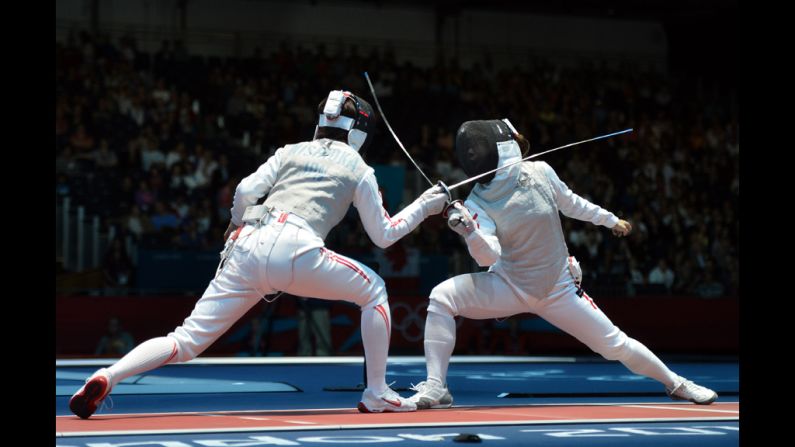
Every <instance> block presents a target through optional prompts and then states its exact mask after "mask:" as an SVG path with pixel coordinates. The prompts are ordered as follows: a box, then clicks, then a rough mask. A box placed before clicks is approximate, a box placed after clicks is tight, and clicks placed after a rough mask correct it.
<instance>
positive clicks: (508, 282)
mask: <svg viewBox="0 0 795 447" xmlns="http://www.w3.org/2000/svg"><path fill="white" fill-rule="evenodd" d="M518 142H521V143H522V145H523V146H525V150H528V149H529V143H528V142H527V140H526V139H525V138H524V137H523V136H521V135H520V134H519V133H518V132H516V130H515V129H514V128H513V126H512V125H511V124H510V122H509V121H508V120H485V121H468V122H465V123H464V124H462V125H461V126H460V127H459V129H458V131H457V133H456V142H455V144H456V154H457V156H458V159H459V163H460V164H461V165H462V167H463V169H464V171H465V172H466V173H467V174H468V175H469V176H475V175H477V174H481V173H484V172H488V171H490V170H492V169H495V168H497V167H498V166H499V167H502V166H506V165H508V164H510V163H513V162H517V161H519V160H520V159H521V158H522V151H521V149H520V146H519V143H518ZM559 213H562V214H563V215H565V216H567V217H571V218H574V219H578V220H582V221H586V222H591V223H593V224H594V225H601V226H605V227H607V228H611V229H612V230H613V233H614V234H616V235H617V236H625V235H627V234H629V232H630V231H631V225H630V224H629V222H627V221H624V220H621V219H619V218H618V217H616V216H615V215H614V214H613V213H611V212H609V211H607V210H605V209H604V208H601V207H600V206H598V205H595V204H593V203H590V202H589V201H588V200H585V199H584V198H582V197H580V196H578V195H577V194H575V193H574V192H572V191H571V189H569V188H568V187H567V186H566V184H565V183H563V182H562V181H561V180H560V179H559V178H558V176H557V174H556V173H555V171H554V170H553V169H552V167H550V166H549V164H547V163H545V162H541V161H539V162H530V161H526V162H522V163H517V164H515V165H513V166H511V167H508V168H506V169H503V170H501V171H498V172H497V173H496V174H490V175H488V176H485V177H483V178H482V179H481V180H480V183H477V184H476V185H475V186H474V187H473V189H472V191H471V193H470V194H469V196H468V198H467V200H466V201H465V202H464V203H463V205H462V204H461V203H460V202H456V203H455V204H454V206H453V207H452V208H451V209H449V212H448V224H449V226H450V228H452V229H453V230H454V231H456V232H457V233H459V234H460V235H462V236H463V237H464V240H465V241H466V244H467V248H468V250H469V253H470V255H471V256H472V257H473V258H474V259H475V261H476V262H477V263H478V265H479V266H481V267H485V266H489V270H488V271H487V272H479V273H470V274H465V275H459V276H456V277H453V278H450V279H448V280H446V281H444V282H442V283H441V284H439V285H438V286H436V287H435V288H434V289H433V290H432V291H431V294H430V303H429V304H428V314H427V318H426V322H425V340H424V347H425V359H426V364H427V372H428V374H427V380H425V381H423V382H421V383H420V384H418V385H417V386H415V390H416V391H417V392H416V394H414V395H413V396H411V398H410V399H411V400H412V401H414V402H415V403H417V406H418V408H419V409H425V408H447V407H449V406H451V405H452V403H453V398H452V395H451V394H450V392H449V390H448V389H447V382H446V376H447V368H448V364H449V360H450V356H451V355H452V352H453V348H454V346H455V330H456V324H455V321H454V317H456V316H462V317H466V318H472V319H488V318H502V317H508V316H511V315H515V314H519V313H523V312H531V313H534V314H537V315H538V316H540V317H541V318H543V319H545V320H546V321H548V322H549V323H551V324H553V325H554V326H556V327H557V328H559V329H561V330H563V331H564V332H566V333H568V334H570V335H572V336H574V337H575V338H577V339H578V340H580V341H581V342H583V343H585V344H586V345H587V346H588V347H589V348H591V349H592V350H593V351H595V352H596V353H598V354H600V355H602V356H603V357H604V358H606V359H609V360H618V361H620V362H621V363H623V364H624V365H625V366H626V367H627V368H629V369H630V370H631V371H632V372H634V373H635V374H639V375H643V376H647V377H650V378H653V379H655V380H657V381H659V382H661V383H663V384H664V385H665V388H666V391H667V393H668V395H669V396H671V398H673V399H682V400H689V401H692V402H695V403H698V404H710V403H712V402H713V401H714V400H715V399H716V398H717V394H716V393H715V392H714V391H712V390H709V389H707V388H704V387H701V386H699V385H696V384H694V383H693V382H691V381H688V380H686V379H684V378H683V377H680V376H678V375H677V374H675V373H674V372H672V371H671V370H670V369H668V367H666V366H665V364H663V362H662V361H660V359H659V358H658V357H657V356H656V355H654V354H653V353H652V352H651V351H650V350H649V349H648V348H646V346H644V345H643V344H641V343H640V342H638V341H637V340H635V339H633V338H630V337H628V336H627V335H626V334H625V333H624V332H622V331H621V330H620V329H619V328H618V327H616V326H615V325H614V324H613V323H612V322H611V321H610V319H608V318H607V316H606V315H605V314H604V313H603V312H602V311H601V310H600V309H599V307H598V306H597V305H596V303H594V301H593V299H592V298H590V297H589V296H588V294H586V293H585V292H584V291H583V289H582V285H581V278H582V274H581V271H580V267H579V264H578V263H577V261H576V260H575V259H574V258H573V257H571V256H569V253H568V249H567V247H566V241H565V238H564V235H563V230H562V227H561V222H560V215H559Z"/></svg>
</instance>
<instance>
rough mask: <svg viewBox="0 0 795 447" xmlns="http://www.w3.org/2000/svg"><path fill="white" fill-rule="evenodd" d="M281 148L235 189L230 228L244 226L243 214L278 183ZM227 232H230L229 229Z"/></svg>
mask: <svg viewBox="0 0 795 447" xmlns="http://www.w3.org/2000/svg"><path fill="white" fill-rule="evenodd" d="M281 150H282V149H281V148H280V149H277V150H276V153H275V154H273V155H272V156H271V157H270V158H268V161H266V162H265V163H263V164H262V165H260V167H259V168H258V169H257V170H256V171H255V172H254V173H252V174H251V175H249V176H248V177H246V178H244V179H243V180H241V181H240V183H238V185H237V188H235V197H234V199H233V202H232V220H231V223H230V224H229V226H230V228H233V226H234V228H236V227H239V226H240V225H242V224H243V213H244V212H245V211H246V208H247V207H249V206H251V205H255V204H256V203H257V201H258V200H259V199H261V198H262V197H264V196H265V195H266V194H268V192H270V190H271V188H272V187H273V184H274V182H275V181H276V174H277V173H278V172H279V167H280V166H281V154H280V152H281ZM227 232H229V230H228V229H227Z"/></svg>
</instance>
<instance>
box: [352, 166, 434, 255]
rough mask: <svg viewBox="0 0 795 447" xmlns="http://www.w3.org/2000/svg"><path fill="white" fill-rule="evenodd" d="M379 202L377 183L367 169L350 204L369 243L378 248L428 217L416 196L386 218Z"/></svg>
mask: <svg viewBox="0 0 795 447" xmlns="http://www.w3.org/2000/svg"><path fill="white" fill-rule="evenodd" d="M383 203H384V202H383V199H382V198H381V194H380V193H379V192H378V182H377V181H376V179H375V174H373V171H372V169H371V170H370V171H369V172H368V173H367V174H365V176H364V177H363V178H362V180H361V181H360V182H359V184H358V185H357V186H356V191H355V192H354V194H353V206H355V207H356V209H357V210H358V211H359V218H360V219H361V220H362V225H363V226H364V231H366V232H367V235H368V236H370V239H371V240H372V241H373V243H374V244H375V245H377V246H379V247H381V248H387V247H389V246H390V245H392V244H394V243H395V242H397V241H398V240H400V238H402V237H403V236H405V235H407V234H409V233H411V231H412V230H414V229H415V228H417V226H418V225H419V224H420V223H421V222H422V221H423V220H425V218H426V217H428V216H427V215H426V214H425V213H426V211H425V209H424V208H423V206H422V203H421V202H420V201H419V199H417V200H415V201H414V202H412V203H411V204H410V205H409V206H407V207H405V208H403V210H402V211H400V212H399V213H397V214H396V215H395V216H394V217H389V213H388V212H387V211H386V210H385V209H384V206H383Z"/></svg>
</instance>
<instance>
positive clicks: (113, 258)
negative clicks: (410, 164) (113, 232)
mask: <svg viewBox="0 0 795 447" xmlns="http://www.w3.org/2000/svg"><path fill="white" fill-rule="evenodd" d="M102 266H103V267H102V271H103V274H104V277H105V285H106V286H107V287H111V288H115V287H118V288H121V290H125V289H126V288H127V287H129V286H130V285H131V284H132V283H133V281H132V278H133V264H132V261H131V260H130V257H129V256H128V255H127V250H126V249H125V248H124V244H123V243H122V241H121V239H118V238H116V239H114V240H113V242H111V245H110V249H109V250H108V252H107V253H106V254H105V259H104V262H103V263H102Z"/></svg>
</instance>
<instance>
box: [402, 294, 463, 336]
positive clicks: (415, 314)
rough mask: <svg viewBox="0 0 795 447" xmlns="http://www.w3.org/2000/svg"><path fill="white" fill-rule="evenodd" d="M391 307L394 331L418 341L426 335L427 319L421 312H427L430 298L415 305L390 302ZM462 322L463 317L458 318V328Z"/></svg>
mask: <svg viewBox="0 0 795 447" xmlns="http://www.w3.org/2000/svg"><path fill="white" fill-rule="evenodd" d="M389 307H390V310H391V311H392V330H393V331H395V330H397V331H399V332H400V335H401V336H403V338H404V339H405V340H406V341H410V342H418V341H420V340H422V339H423V338H424V337H425V319H424V318H421V317H420V312H422V314H425V313H426V309H427V308H428V300H424V301H423V302H421V303H418V304H417V305H416V306H414V307H411V305H409V304H406V303H403V302H397V303H394V304H393V303H390V304H389ZM461 324H463V319H461V318H459V319H457V320H456V328H459V327H460V326H461Z"/></svg>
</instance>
